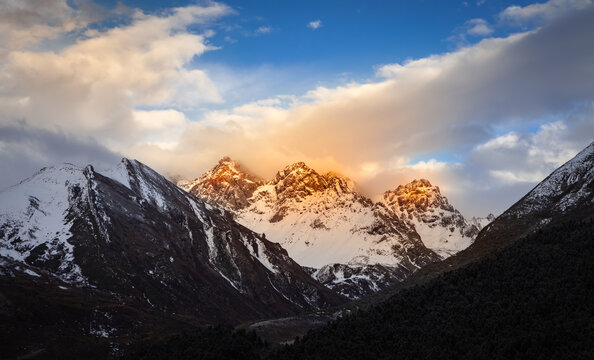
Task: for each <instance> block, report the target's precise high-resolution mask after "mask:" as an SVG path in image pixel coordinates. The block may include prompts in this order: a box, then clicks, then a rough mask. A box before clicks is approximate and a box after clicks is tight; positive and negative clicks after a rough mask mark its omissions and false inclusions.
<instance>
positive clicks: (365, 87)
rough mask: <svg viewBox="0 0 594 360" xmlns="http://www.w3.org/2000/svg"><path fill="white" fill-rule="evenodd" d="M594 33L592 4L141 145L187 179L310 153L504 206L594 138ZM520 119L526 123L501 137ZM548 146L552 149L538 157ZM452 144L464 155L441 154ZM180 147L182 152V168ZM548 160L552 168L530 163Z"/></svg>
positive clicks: (379, 186)
mask: <svg viewBox="0 0 594 360" xmlns="http://www.w3.org/2000/svg"><path fill="white" fill-rule="evenodd" d="M593 31H594V10H593V9H592V8H588V9H584V10H582V11H578V12H575V13H571V14H570V16H567V17H561V18H558V19H557V20H555V21H553V22H551V23H550V24H549V25H547V26H544V27H542V28H540V29H538V30H535V31H531V32H526V33H521V34H516V35H512V36H510V37H507V38H496V39H486V40H483V41H481V42H480V43H478V44H476V45H473V46H469V47H466V48H462V49H460V50H458V51H455V52H452V53H447V54H442V55H435V56H430V57H427V58H423V59H417V60H412V61H408V62H406V63H404V64H391V65H386V66H383V67H381V68H379V70H378V75H379V76H381V77H382V79H381V80H379V81H376V82H370V83H351V84H349V85H346V86H341V87H337V88H324V87H319V88H316V89H314V90H312V91H310V92H308V93H307V94H305V95H304V96H301V97H297V98H291V100H290V101H287V99H281V98H273V99H270V100H268V101H263V102H254V103H250V104H245V105H243V106H239V107H235V108H233V109H229V110H224V111H216V112H212V113H210V114H208V115H207V116H206V117H205V119H204V121H202V122H200V123H196V124H191V126H189V127H188V129H187V131H186V132H185V133H184V135H183V136H182V138H181V140H180V142H179V144H178V146H177V147H176V148H175V151H174V152H163V153H159V151H158V149H156V148H152V151H150V155H148V154H149V152H147V151H148V150H147V149H146V148H144V149H143V151H138V152H136V154H137V155H138V156H139V157H143V156H144V159H145V160H146V161H149V162H151V161H152V162H154V164H155V166H157V167H159V168H160V169H167V170H168V171H171V172H175V173H181V174H182V175H185V176H187V177H192V176H197V175H199V174H200V173H201V172H202V171H204V170H205V169H207V168H208V167H210V166H212V164H213V163H214V162H215V161H216V160H217V159H218V158H219V157H220V156H222V155H223V154H227V155H230V156H232V157H235V158H237V159H239V160H242V161H243V162H245V163H246V165H248V167H249V168H251V169H253V170H254V171H256V172H258V173H260V174H261V175H263V176H266V177H269V176H272V175H273V173H274V171H276V170H278V169H279V168H281V167H283V166H284V165H286V164H289V163H291V162H294V161H301V160H303V161H306V162H308V163H309V164H311V165H312V166H314V167H315V168H316V169H318V170H320V171H326V170H332V169H333V170H338V171H340V172H342V173H345V174H347V175H349V176H351V177H353V178H355V179H356V180H358V181H359V182H360V183H361V185H362V187H363V188H365V189H366V191H367V192H368V193H369V194H374V193H379V192H381V191H383V190H386V189H388V188H391V187H394V186H396V185H397V184H398V183H401V182H403V181H405V180H408V181H410V180H412V179H413V178H415V177H420V176H425V175H426V176H427V177H429V178H430V179H431V180H433V181H434V182H436V183H438V184H439V185H441V187H442V189H444V190H447V191H448V192H449V193H448V192H446V195H450V196H451V197H452V198H453V199H455V200H457V203H455V204H456V205H457V206H459V207H460V208H462V210H463V211H466V212H469V213H486V212H488V211H489V209H491V210H492V211H497V210H498V211H501V210H504V209H505V206H509V205H511V203H510V201H512V200H513V199H512V198H511V197H510V198H506V197H505V196H499V197H497V195H496V194H498V193H499V194H500V193H501V192H502V189H508V190H509V189H513V191H512V190H509V191H507V190H506V191H504V192H505V193H506V195H507V194H513V196H516V197H515V199H517V196H520V195H521V192H522V191H523V192H526V191H528V190H529V189H530V187H531V186H533V185H534V182H535V181H536V180H537V179H541V178H542V177H544V175H545V174H547V173H548V172H550V171H551V170H553V169H554V167H556V166H558V165H560V163H561V162H562V161H563V160H565V159H567V158H568V157H570V156H571V155H573V154H575V153H576V152H577V151H578V150H579V149H580V148H582V147H584V146H586V145H587V144H588V143H589V142H590V141H591V140H592V139H591V138H592V129H591V128H587V129H586V130H587V131H590V133H589V137H590V139H587V137H588V136H583V137H582V138H581V139H578V138H576V137H575V129H577V128H578V127H580V126H582V127H584V126H587V124H588V123H592V113H591V112H588V111H584V110H583V109H581V108H580V109H576V108H575V106H576V104H577V103H582V104H586V103H588V102H591V101H592V99H594V83H592V82H591V81H590V79H592V77H593V76H594V68H592V66H591V64H592V63H594V39H593V38H592V37H591V36H590V34H591V33H592V32H593ZM551 116H553V117H556V118H557V120H555V121H550V120H549V119H550V118H551ZM574 117H575V118H582V119H586V120H583V121H577V120H575V121H573V120H571V119H572V118H574ZM556 121H562V122H560V123H557V122H556ZM543 123H552V124H553V125H547V126H549V127H550V128H549V127H544V128H542V129H540V130H538V132H537V133H538V134H539V135H538V136H539V137H536V138H532V137H531V135H530V134H531V133H533V132H532V131H528V130H522V129H525V127H526V126H528V127H530V126H534V125H536V124H543ZM531 124H532V125H531ZM514 128H518V129H520V130H518V131H516V132H510V131H512V130H510V131H507V132H504V133H503V134H502V135H498V133H499V132H500V131H501V129H514ZM553 130H554V131H553ZM551 132H554V133H558V134H561V133H563V134H565V133H571V134H573V135H572V136H571V137H569V136H567V141H565V142H561V143H560V145H559V146H558V147H555V146H549V145H546V146H540V147H538V146H536V144H540V143H541V142H538V141H537V139H540V138H542V137H545V134H548V133H551ZM564 136H565V135H564ZM539 141H540V140H539ZM555 141H557V140H555ZM481 144H482V145H481ZM495 145H497V146H498V147H497V150H494V148H493V147H494V146H495ZM505 146H508V147H510V148H509V151H504V150H505ZM475 147H476V149H475V150H472V149H474V148H475ZM488 149H491V150H488ZM537 149H541V150H540V151H544V150H543V149H548V151H549V153H544V152H543V153H541V154H540V155H538V151H537ZM444 150H447V152H448V153H451V154H458V156H459V157H460V156H461V157H462V158H461V159H459V160H454V161H452V160H447V159H446V160H443V159H440V158H439V157H435V155H432V154H436V153H437V154H439V153H440V152H443V151H444ZM469 150H470V153H469ZM489 153H497V154H499V155H501V156H502V157H501V158H500V157H499V155H497V156H487V155H488V154H489ZM172 154H180V156H179V157H178V159H180V161H179V163H178V165H177V166H176V165H174V164H173V163H172V161H171V158H172V157H175V155H172ZM188 154H194V156H193V160H189V157H188ZM460 154H467V155H460ZM503 155H505V156H503ZM418 158H421V159H424V161H423V162H419V161H417V160H415V159H418ZM547 159H548V160H547ZM539 162H540V163H541V165H542V166H541V167H538V168H535V167H527V165H528V164H531V163H539ZM505 164H521V165H519V166H518V167H514V166H512V165H509V166H504V165H505ZM510 173H513V174H515V178H514V177H511V176H509V174H510ZM386 179H388V180H389V181H388V180H386ZM396 180H397V181H398V182H395V181H396ZM390 181H391V182H390ZM390 184H392V185H390ZM497 191H499V192H497ZM480 194H487V195H485V196H487V197H488V196H489V195H488V194H492V196H491V198H490V200H493V201H485V202H478V201H477V200H476V199H477V198H479V197H480V196H482V195H480ZM510 196H512V195H510ZM486 200H489V199H486Z"/></svg>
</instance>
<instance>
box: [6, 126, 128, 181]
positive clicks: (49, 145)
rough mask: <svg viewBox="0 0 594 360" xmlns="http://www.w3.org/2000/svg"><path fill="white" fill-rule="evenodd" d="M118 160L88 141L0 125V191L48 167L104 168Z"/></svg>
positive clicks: (42, 131) (25, 127)
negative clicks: (67, 165) (74, 165)
mask: <svg viewBox="0 0 594 360" xmlns="http://www.w3.org/2000/svg"><path fill="white" fill-rule="evenodd" d="M121 157H122V156H121V155H120V154H117V153H114V152H112V151H110V150H108V149H107V148H106V147H104V146H103V145H100V144H98V143H97V141H96V140H94V139H92V138H91V137H80V136H78V135H77V136H75V135H73V134H68V133H65V132H61V131H49V130H44V129H39V128H34V127H31V126H29V125H28V124H26V123H24V122H18V123H13V124H10V125H0V164H2V171H0V190H1V189H4V188H6V187H8V186H11V185H14V184H16V183H18V182H19V181H21V180H23V179H25V178H28V177H29V176H31V175H32V173H33V171H36V170H39V169H41V168H42V167H45V166H48V165H54V164H61V163H64V162H69V163H74V164H77V165H80V166H84V165H87V164H90V163H92V164H94V165H95V166H97V167H107V166H113V165H114V164H117V162H118V160H119V159H120V158H121Z"/></svg>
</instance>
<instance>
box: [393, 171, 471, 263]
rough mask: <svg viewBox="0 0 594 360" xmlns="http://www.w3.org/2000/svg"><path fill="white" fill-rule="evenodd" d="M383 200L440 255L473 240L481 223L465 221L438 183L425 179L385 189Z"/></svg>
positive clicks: (442, 255)
mask: <svg viewBox="0 0 594 360" xmlns="http://www.w3.org/2000/svg"><path fill="white" fill-rule="evenodd" d="M382 200H383V202H384V204H386V206H387V207H388V208H390V209H391V210H392V211H393V212H394V213H395V214H397V215H398V216H399V217H400V219H402V220H403V221H406V222H407V223H408V224H410V225H411V226H412V227H414V228H415V230H416V231H417V232H418V233H419V235H420V236H421V239H422V240H423V243H424V244H425V246H427V247H428V248H429V249H431V250H433V251H435V252H436V253H437V254H439V255H440V256H441V257H442V258H446V257H449V256H451V255H453V254H455V253H457V252H458V251H460V250H464V249H465V248H467V247H468V246H470V244H472V242H473V240H474V238H475V237H476V236H477V235H478V233H479V230H480V229H481V227H482V226H480V225H481V223H480V221H478V220H477V221H476V222H475V223H472V222H469V221H466V219H464V216H462V214H461V213H460V212H459V211H458V210H456V209H455V208H454V207H453V206H452V205H450V203H449V202H448V199H447V198H446V197H445V196H443V195H441V192H440V191H439V187H437V186H433V185H431V183H430V182H429V181H428V180H426V179H420V180H414V181H412V182H410V183H408V184H406V185H400V186H398V187H397V188H396V189H395V190H393V191H386V192H385V193H384V196H383V199H382Z"/></svg>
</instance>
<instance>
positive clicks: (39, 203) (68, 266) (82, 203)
mask: <svg viewBox="0 0 594 360" xmlns="http://www.w3.org/2000/svg"><path fill="white" fill-rule="evenodd" d="M0 204H1V207H0V280H1V282H2V284H1V286H2V287H4V286H8V285H7V283H10V282H11V281H12V282H14V280H11V279H15V278H17V279H24V280H22V281H25V280H26V281H29V282H39V283H40V284H54V285H53V287H52V289H54V288H55V289H58V288H60V289H62V288H64V289H81V288H85V289H93V291H100V292H102V294H103V295H104V296H105V297H107V298H110V299H112V300H113V299H116V300H113V301H114V302H115V303H122V304H126V303H134V304H135V305H134V307H135V308H139V309H149V310H151V309H152V310H155V309H156V310H159V311H167V312H172V313H173V312H175V313H176V314H178V315H180V314H184V315H183V316H185V318H186V319H197V320H196V321H203V322H208V321H217V322H220V321H230V322H238V321H242V320H249V319H255V318H261V317H269V316H279V315H286V314H294V313H298V312H300V311H303V310H314V309H319V308H321V307H325V306H329V305H335V304H338V303H340V302H341V301H342V299H341V298H340V297H338V296H336V295H335V294H334V293H332V292H331V291H330V290H328V289H327V288H325V287H324V286H322V285H320V284H319V283H318V282H316V281H315V280H313V279H312V278H311V277H310V276H309V275H308V274H307V273H306V272H305V271H304V270H303V269H302V268H301V267H300V266H299V265H298V264H297V263H295V262H294V261H293V260H292V259H291V258H290V257H289V256H288V254H287V252H286V251H285V250H284V249H283V248H282V247H281V246H280V245H279V244H276V243H272V242H270V241H268V240H266V239H265V238H263V237H262V236H261V235H259V234H256V233H254V232H252V231H251V230H248V229H247V228H245V227H243V226H241V225H239V224H237V223H236V222H235V221H233V219H231V218H230V217H228V216H227V214H225V213H224V212H223V211H221V210H219V209H218V208H213V207H211V206H210V205H208V204H205V203H203V202H202V201H200V200H198V199H196V198H195V197H194V196H191V195H189V194H188V193H186V192H184V191H182V190H181V189H179V188H178V187H177V186H175V185H174V184H172V183H170V182H169V181H167V180H166V179H165V178H164V177H163V176H161V175H159V174H158V173H156V172H155V171H153V170H152V169H150V168H148V167H147V166H145V165H143V164H141V163H139V162H137V161H134V160H128V159H122V161H121V162H120V163H119V164H118V165H117V166H114V167H113V168H111V169H106V170H95V169H94V168H93V167H92V166H90V165H89V166H87V167H77V166H74V165H69V164H66V165H62V166H56V167H48V168H44V169H42V170H41V171H39V172H38V173H36V174H35V175H33V176H32V177H31V178H29V179H26V180H24V181H22V182H21V183H20V184H18V185H15V186H13V187H11V188H8V189H6V190H4V191H2V192H0ZM19 281H21V280H19ZM14 286H16V285H13V287H14ZM27 286H28V285H27ZM44 286H47V285H44ZM52 291H54V290H52ZM56 291H57V290H56ZM73 291H75V290H73ZM89 291H91V290H89ZM152 310H151V311H152ZM14 312H15V313H16V310H14ZM112 315H113V314H111V315H110V316H112ZM114 316H115V315H114ZM180 316H181V315H180ZM113 322H117V321H116V320H113ZM129 325H130V324H129ZM130 326H132V325H130ZM118 331H119V330H117V328H116V330H114V333H117V332H118ZM91 335H92V334H91Z"/></svg>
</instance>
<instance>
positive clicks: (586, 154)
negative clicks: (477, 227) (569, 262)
mask: <svg viewBox="0 0 594 360" xmlns="http://www.w3.org/2000/svg"><path fill="white" fill-rule="evenodd" d="M593 209H594V142H593V143H591V144H590V145H589V146H587V147H586V148H585V149H584V150H582V151H581V152H580V153H578V154H577V155H576V156H575V157H574V158H573V159H571V160H569V161H568V162H567V163H565V164H564V165H562V166H561V167H559V168H558V169H557V170H555V171H553V172H552V173H551V174H550V175H549V176H548V177H547V178H545V179H544V180H543V181H542V182H540V183H539V184H538V185H537V186H536V187H535V188H534V189H532V190H531V191H530V192H529V193H528V194H526V195H525V196H524V197H523V198H522V199H520V200H519V201H518V202H516V203H515V204H514V205H512V206H511V207H510V208H509V209H508V210H506V211H505V212H504V213H503V214H501V215H500V216H498V217H497V219H495V220H494V221H493V222H492V223H491V224H489V225H488V226H486V227H485V228H484V229H483V231H482V232H481V233H480V234H479V236H478V237H477V244H475V245H476V246H474V247H475V248H476V247H481V246H487V245H488V246H491V245H493V244H494V243H502V244H505V243H509V242H510V241H513V240H514V239H519V238H521V237H523V236H525V235H527V234H529V233H531V232H534V231H536V230H538V229H541V228H543V227H545V226H546V225H547V224H549V223H550V222H551V221H552V220H555V222H557V223H559V222H562V221H564V220H579V219H583V218H588V217H591V216H592V213H593V211H592V210H593Z"/></svg>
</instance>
